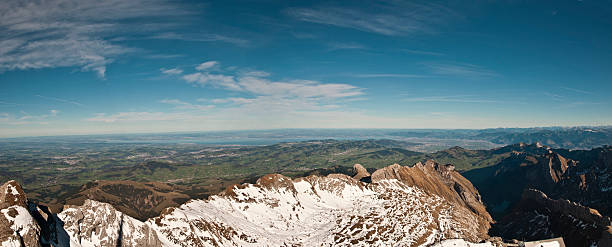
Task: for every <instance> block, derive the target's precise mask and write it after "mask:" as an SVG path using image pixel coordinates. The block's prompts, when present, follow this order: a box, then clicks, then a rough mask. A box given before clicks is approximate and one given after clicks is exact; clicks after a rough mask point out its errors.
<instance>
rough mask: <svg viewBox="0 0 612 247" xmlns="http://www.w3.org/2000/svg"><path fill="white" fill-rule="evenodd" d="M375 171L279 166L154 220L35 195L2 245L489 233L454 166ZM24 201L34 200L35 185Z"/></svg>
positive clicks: (358, 239) (415, 238)
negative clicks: (52, 206)
mask: <svg viewBox="0 0 612 247" xmlns="http://www.w3.org/2000/svg"><path fill="white" fill-rule="evenodd" d="M358 168H359V167H356V169H355V170H357V173H358V174H359V173H360V171H361V174H360V176H361V175H365V174H364V173H363V170H361V169H358ZM368 175H369V174H368ZM416 176H418V177H416ZM362 178H364V177H361V178H360V179H362ZM371 178H372V180H371V183H366V182H362V181H359V180H357V179H355V178H352V177H350V176H347V175H343V174H330V175H327V176H325V177H322V176H314V175H313V176H308V177H302V178H297V179H291V178H288V177H285V176H282V175H279V174H270V175H266V176H264V177H261V178H260V179H259V180H257V182H256V183H255V184H242V185H236V186H233V187H230V188H228V189H227V190H226V191H224V192H223V193H221V194H219V195H217V196H211V197H210V198H209V199H208V200H191V201H189V202H187V203H185V204H183V205H181V206H179V207H173V208H167V209H165V210H164V211H163V212H162V213H161V215H160V216H158V217H155V218H151V219H149V220H147V221H146V222H142V221H139V220H137V219H134V218H132V217H130V216H127V215H125V214H123V213H121V212H119V211H117V210H115V209H114V208H113V207H112V206H111V205H109V204H106V203H101V202H97V201H92V200H86V201H85V202H84V204H83V205H82V206H74V207H67V208H65V209H64V211H63V212H61V213H59V214H57V215H54V214H51V213H49V212H48V210H46V209H45V208H43V207H37V206H36V205H33V204H31V206H30V211H29V213H28V210H27V209H26V208H25V207H23V205H24V204H23V203H22V204H21V205H20V206H19V207H22V208H23V210H24V211H23V216H24V217H25V216H28V217H29V218H28V219H30V221H28V222H29V223H31V224H30V225H27V227H21V228H15V227H14V228H7V230H6V232H7V234H5V235H6V237H5V238H3V239H6V240H3V241H5V242H6V241H9V242H6V243H5V242H2V246H13V245H15V246H19V245H20V244H21V243H20V242H19V240H20V238H19V236H32V237H31V238H28V239H31V240H32V242H28V243H26V244H25V245H26V246H36V245H37V244H40V243H42V244H52V245H54V246H68V245H70V246H296V245H305V246H329V245H340V246H348V245H368V246H387V245H394V246H427V245H432V244H435V243H441V241H442V240H445V239H463V240H465V241H470V242H480V241H483V240H486V239H488V235H487V230H488V228H489V224H490V222H491V217H490V216H489V215H488V213H486V211H482V212H481V209H483V208H484V206H483V205H482V203H480V202H479V195H478V192H477V191H476V190H475V189H474V188H473V187H472V186H471V184H469V182H467V180H465V179H464V178H462V177H461V175H459V174H458V173H457V172H455V171H454V170H453V169H452V166H443V165H440V164H437V163H435V162H431V161H428V162H426V163H425V164H418V165H416V166H415V167H413V168H408V167H402V166H399V165H393V166H390V167H387V168H384V169H381V170H379V171H377V172H374V173H373V174H372V176H371ZM3 188H4V187H3ZM9 190H12V189H9ZM22 192H23V191H21V195H23V193H22ZM18 194H19V191H18ZM19 198H21V197H19ZM8 200H14V199H10V198H9V199H8ZM17 201H18V202H20V203H21V202H25V203H27V199H26V198H25V195H23V200H17ZM2 212H3V213H4V212H5V211H4V209H3V211H2ZM7 212H8V211H7ZM20 213H21V212H20ZM31 215H33V216H31ZM36 222H38V224H37V223H36ZM3 225H4V224H3ZM3 233H4V231H3ZM5 235H2V236H3V237H4V236H5ZM23 239H24V240H25V239H26V238H23ZM463 240H462V241H463ZM10 241H12V242H10ZM15 241H17V242H15ZM443 246H445V245H443Z"/></svg>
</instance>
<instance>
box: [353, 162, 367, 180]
mask: <svg viewBox="0 0 612 247" xmlns="http://www.w3.org/2000/svg"><path fill="white" fill-rule="evenodd" d="M353 170H355V176H353V178H354V179H355V180H361V179H362V178H366V177H370V176H371V175H370V173H369V172H368V170H366V169H365V168H364V167H363V166H362V165H361V164H355V165H353Z"/></svg>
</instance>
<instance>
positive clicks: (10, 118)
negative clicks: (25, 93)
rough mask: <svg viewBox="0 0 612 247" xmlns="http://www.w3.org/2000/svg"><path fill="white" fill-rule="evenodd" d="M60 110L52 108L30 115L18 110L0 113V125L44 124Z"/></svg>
mask: <svg viewBox="0 0 612 247" xmlns="http://www.w3.org/2000/svg"><path fill="white" fill-rule="evenodd" d="M59 112H60V111H58V110H55V109H52V110H49V111H48V113H45V114H40V115H31V114H29V113H27V112H24V111H20V112H19V113H18V114H12V113H0V125H45V124H48V123H49V122H48V121H49V119H50V118H54V117H57V115H58V114H59Z"/></svg>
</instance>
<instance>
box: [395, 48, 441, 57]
mask: <svg viewBox="0 0 612 247" xmlns="http://www.w3.org/2000/svg"><path fill="white" fill-rule="evenodd" d="M401 51H402V52H405V53H410V54H417V55H427V56H436V57H439V56H444V53H441V52H434V51H421V50H411V49H401Z"/></svg>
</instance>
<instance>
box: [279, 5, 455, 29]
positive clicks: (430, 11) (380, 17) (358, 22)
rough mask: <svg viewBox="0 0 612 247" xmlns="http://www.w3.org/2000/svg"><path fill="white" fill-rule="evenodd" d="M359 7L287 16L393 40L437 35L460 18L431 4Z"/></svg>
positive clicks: (325, 7) (298, 11) (327, 8)
mask: <svg viewBox="0 0 612 247" xmlns="http://www.w3.org/2000/svg"><path fill="white" fill-rule="evenodd" d="M358 5H359V4H356V5H354V6H345V5H343V6H340V5H323V6H319V7H313V8H290V9H286V10H285V12H286V14H288V15H289V16H291V17H294V18H295V19H298V20H301V21H305V22H312V23H318V24H325V25H332V26H337V27H344V28H352V29H356V30H361V31H366V32H372V33H378V34H383V35H392V36H395V35H408V34H413V33H423V32H424V33H431V32H435V26H437V25H441V24H444V23H446V22H448V21H449V19H453V18H456V17H458V15H457V13H455V12H454V11H452V10H451V9H449V8H447V7H445V6H442V5H439V4H435V3H429V2H425V3H414V2H407V1H382V2H376V3H371V4H369V5H368V8H367V9H364V8H360V7H359V6H358Z"/></svg>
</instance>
